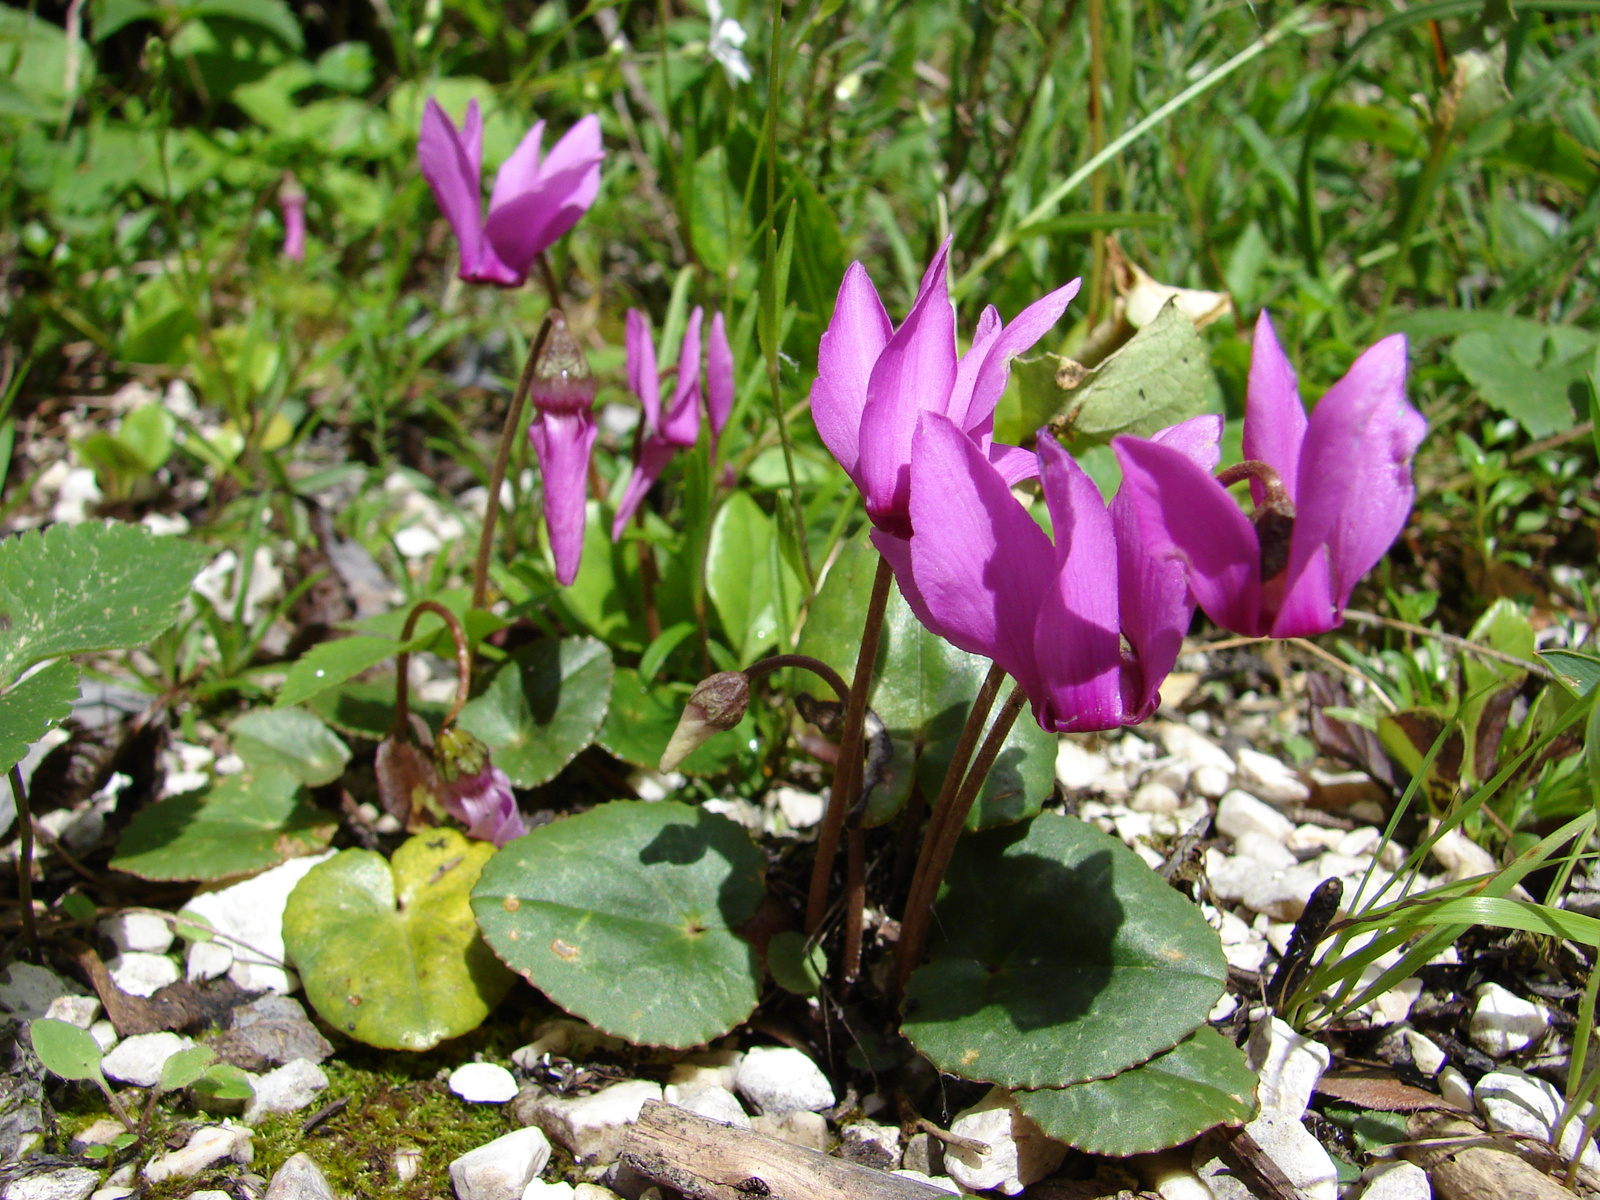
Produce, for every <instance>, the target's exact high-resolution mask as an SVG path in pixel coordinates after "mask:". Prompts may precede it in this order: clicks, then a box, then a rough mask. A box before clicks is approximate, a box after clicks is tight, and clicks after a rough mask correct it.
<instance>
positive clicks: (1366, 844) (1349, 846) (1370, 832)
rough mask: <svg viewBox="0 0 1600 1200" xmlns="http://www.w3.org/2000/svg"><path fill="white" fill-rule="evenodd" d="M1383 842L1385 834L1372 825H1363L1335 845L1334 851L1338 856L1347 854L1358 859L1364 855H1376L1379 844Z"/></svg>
mask: <svg viewBox="0 0 1600 1200" xmlns="http://www.w3.org/2000/svg"><path fill="white" fill-rule="evenodd" d="M1381 841H1383V833H1382V831H1381V830H1379V829H1377V828H1376V827H1375V826H1372V825H1363V826H1361V828H1359V829H1352V830H1351V831H1350V832H1349V833H1347V834H1345V835H1344V836H1343V837H1341V838H1340V839H1339V840H1338V841H1337V842H1335V843H1334V845H1333V847H1332V849H1333V850H1334V852H1335V853H1337V854H1347V855H1349V856H1350V857H1351V858H1357V857H1359V856H1361V855H1363V854H1375V853H1376V852H1377V849H1378V843H1379V842H1381Z"/></svg>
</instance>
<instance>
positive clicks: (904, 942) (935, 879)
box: [895, 684, 1028, 995]
mask: <svg viewBox="0 0 1600 1200" xmlns="http://www.w3.org/2000/svg"><path fill="white" fill-rule="evenodd" d="M1027 699H1028V697H1027V695H1026V694H1025V693H1024V692H1023V690H1022V685H1021V684H1018V685H1017V686H1016V687H1013V688H1012V689H1011V694H1010V695H1009V696H1007V697H1006V702H1005V704H1004V705H1002V706H1001V708H1000V712H999V714H998V715H997V716H996V717H995V719H994V727H993V728H992V729H990V730H989V736H988V737H986V738H984V740H983V748H982V749H981V750H979V751H978V757H977V758H976V759H975V760H974V761H973V764H972V770H970V771H968V772H967V777H966V779H964V780H962V783H961V790H960V791H959V792H957V793H956V798H955V801H954V803H952V804H951V806H950V812H949V815H948V816H947V817H946V818H945V819H944V821H943V823H942V824H941V825H940V826H939V836H938V838H937V839H933V838H927V839H925V840H924V841H923V843H922V858H923V862H922V863H919V864H918V872H919V873H920V874H921V875H922V876H923V879H922V890H921V893H920V894H919V893H918V892H916V891H915V885H913V892H912V895H911V897H910V898H909V899H908V900H907V901H906V911H905V916H904V918H903V920H902V921H901V925H900V947H899V949H898V950H897V951H896V952H895V958H896V980H895V992H896V994H897V995H898V994H900V993H903V992H904V991H905V987H906V981H907V980H908V979H910V978H911V972H912V971H914V970H915V969H916V968H917V966H918V965H919V964H920V963H921V962H922V950H923V946H924V944H925V943H926V942H927V940H928V925H929V923H930V922H931V921H932V919H933V902H934V900H935V899H936V898H937V897H938V894H939V885H940V884H941V883H943V882H944V873H945V872H946V871H947V870H949V869H950V859H951V856H952V855H954V854H955V852H956V842H957V841H958V840H959V839H960V837H961V831H962V829H963V828H964V827H965V826H966V823H967V813H969V812H971V811H972V804H973V801H975V800H976V799H977V798H978V792H979V790H980V789H981V788H982V787H983V781H984V780H985V779H987V778H988V777H989V769H990V768H991V767H993V766H994V762H995V759H997V758H999V757H1000V747H1001V746H1003V745H1005V741H1006V737H1007V736H1008V735H1009V734H1010V733H1011V726H1012V725H1013V724H1014V723H1015V722H1016V719H1017V714H1018V713H1019V712H1021V711H1022V706H1023V704H1024V703H1025V702H1026V701H1027Z"/></svg>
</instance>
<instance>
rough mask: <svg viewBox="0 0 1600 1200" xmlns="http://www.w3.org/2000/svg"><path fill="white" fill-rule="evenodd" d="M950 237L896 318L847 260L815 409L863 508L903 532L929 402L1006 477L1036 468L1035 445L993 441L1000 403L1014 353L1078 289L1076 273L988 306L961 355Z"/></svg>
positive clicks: (821, 359)
mask: <svg viewBox="0 0 1600 1200" xmlns="http://www.w3.org/2000/svg"><path fill="white" fill-rule="evenodd" d="M949 254H950V241H949V239H948V238H947V239H946V240H945V243H944V245H943V246H941V247H940V248H939V253H938V254H936V255H935V256H934V259H933V262H932V263H930V264H929V265H928V270H927V272H926V274H924V275H923V277H922V285H921V287H920V288H919V289H918V290H917V298H916V301H915V303H913V304H912V306H911V311H910V312H909V313H907V314H906V319H905V320H904V321H903V322H902V323H901V325H900V328H899V329H896V328H894V326H893V325H892V324H891V323H890V321H889V314H888V313H887V312H886V311H885V310H884V307H883V302H882V301H881V300H880V299H879V298H878V292H877V289H876V288H874V287H873V286H872V280H871V279H870V278H869V277H868V275H867V272H866V268H864V267H863V266H862V265H861V264H860V263H859V262H855V263H851V264H850V268H849V270H847V271H846V272H845V275H844V281H843V282H842V283H841V284H840V285H839V298H838V300H837V302H836V303H835V305H834V310H833V318H832V320H830V321H829V322H828V328H827V331H826V332H825V333H824V334H823V335H822V343H821V345H820V346H819V347H818V350H817V379H816V382H815V383H813V384H812V385H811V417H812V420H814V421H815V422H816V424H817V432H818V433H819V434H820V435H821V436H822V441H823V443H824V444H825V445H826V446H827V447H828V449H829V451H831V452H832V454H833V456H834V458H836V459H838V460H839V465H840V466H842V467H843V468H844V469H845V471H846V473H847V474H849V476H850V478H851V479H852V480H854V481H855V484H856V486H857V487H858V488H860V489H861V493H862V495H863V496H864V497H865V499H866V509H867V516H868V517H870V518H871V520H872V523H873V524H874V525H875V526H877V528H878V529H880V530H882V531H884V532H886V533H888V534H891V535H893V536H895V537H899V538H906V537H909V536H910V535H911V524H912V523H911V516H910V496H911V462H912V450H911V446H912V441H913V439H914V438H915V436H916V432H917V419H918V418H919V417H920V416H921V415H922V414H923V413H924V412H933V413H938V414H940V415H942V416H944V417H947V418H949V419H950V420H951V421H952V422H954V423H955V425H956V426H957V427H958V428H959V429H960V430H961V431H962V432H963V433H965V434H966V435H967V436H968V437H969V438H971V439H972V440H973V443H974V444H975V445H977V447H978V448H979V450H980V451H982V452H983V454H984V455H985V456H986V457H987V458H988V459H989V461H990V462H992V463H994V464H995V465H996V467H998V468H999V470H1000V472H1001V474H1002V475H1003V476H1004V477H1005V478H1006V480H1007V481H1008V482H1010V483H1016V482H1017V481H1019V480H1022V479H1027V478H1030V477H1031V476H1032V475H1034V474H1035V473H1036V472H1037V470H1038V466H1037V462H1036V460H1035V458H1034V456H1033V455H1032V454H1029V453H1028V452H1027V451H1026V450H1022V449H1019V448H1018V447H1016V446H1005V445H1001V444H999V443H997V442H995V441H994V409H995V405H996V404H998V403H999V402H1000V395H1001V393H1002V392H1004V391H1005V387H1006V381H1007V380H1008V379H1009V378H1010V376H1011V360H1012V359H1013V358H1015V357H1016V356H1017V355H1019V354H1021V353H1023V352H1024V351H1026V350H1028V349H1029V348H1031V347H1032V346H1033V344H1034V343H1035V342H1037V341H1038V340H1039V339H1040V338H1041V337H1043V336H1044V335H1045V333H1046V332H1047V331H1048V330H1049V328H1050V327H1051V326H1052V325H1054V324H1055V323H1056V321H1057V320H1058V319H1059V318H1060V317H1061V314H1062V313H1063V312H1064V311H1066V307H1067V304H1068V303H1069V302H1070V301H1071V300H1072V298H1073V296H1075V295H1077V292H1078V283H1079V281H1078V280H1076V279H1074V280H1073V281H1072V282H1071V283H1069V284H1067V285H1066V286H1065V287H1061V288H1057V289H1056V290H1055V291H1053V292H1051V293H1050V294H1049V295H1048V296H1046V297H1044V298H1043V299H1042V300H1037V301H1035V302H1034V303H1033V304H1030V305H1029V306H1028V307H1027V308H1025V309H1023V310H1022V312H1021V313H1019V314H1018V315H1017V318H1016V320H1014V321H1013V322H1012V323H1011V324H1010V325H1002V324H1001V322H1000V313H999V311H998V310H997V309H995V308H994V306H993V305H990V306H989V307H988V308H986V309H984V310H983V314H982V315H981V316H980V317H979V318H978V328H977V330H976V332H975V333H974V334H973V338H972V346H971V348H970V349H969V350H968V351H967V352H966V354H964V355H960V356H957V354H956V320H955V309H954V308H953V307H952V306H951V303H950V292H949V288H948V286H947V284H946V282H945V263H946V260H947V259H948V257H949Z"/></svg>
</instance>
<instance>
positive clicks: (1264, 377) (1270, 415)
mask: <svg viewBox="0 0 1600 1200" xmlns="http://www.w3.org/2000/svg"><path fill="white" fill-rule="evenodd" d="M1305 437H1306V409H1305V405H1303V404H1302V403H1300V389H1299V388H1298V387H1297V386H1296V384H1295V378H1294V368H1293V367H1292V366H1290V365H1289V359H1288V356H1287V355H1285V354H1284V352H1283V347H1282V346H1280V345H1279V344H1278V335H1277V332H1276V331H1275V330H1274V329H1273V328H1272V319H1271V318H1270V317H1268V316H1267V310H1266V309H1262V310H1261V315H1260V316H1259V317H1257V318H1256V332H1255V338H1254V340H1253V341H1252V342H1251V343H1250V380H1249V382H1248V383H1247V384H1246V386H1245V402H1244V456H1245V458H1247V459H1256V460H1258V461H1260V462H1264V463H1266V464H1267V465H1268V466H1269V467H1271V468H1272V469H1273V470H1274V471H1276V472H1277V473H1278V478H1279V479H1281V480H1283V486H1284V488H1285V489H1286V490H1287V491H1288V493H1289V495H1290V496H1291V497H1293V496H1296V495H1298V480H1299V478H1300V447H1301V446H1302V445H1303V444H1304V442H1305ZM1250 492H1251V495H1253V496H1254V497H1255V502H1256V503H1257V504H1260V503H1261V500H1262V497H1263V495H1264V494H1265V493H1264V492H1263V490H1262V487H1261V484H1260V483H1259V482H1258V481H1257V480H1254V479H1252V480H1251V481H1250Z"/></svg>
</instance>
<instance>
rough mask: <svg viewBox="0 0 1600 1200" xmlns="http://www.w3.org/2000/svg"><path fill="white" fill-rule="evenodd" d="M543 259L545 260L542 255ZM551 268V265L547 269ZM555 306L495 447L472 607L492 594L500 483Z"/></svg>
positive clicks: (530, 353) (524, 369)
mask: <svg viewBox="0 0 1600 1200" xmlns="http://www.w3.org/2000/svg"><path fill="white" fill-rule="evenodd" d="M540 261H541V262H542V261H543V258H542V257H541V259H540ZM547 269H548V268H547ZM557 311H558V310H557V309H555V308H552V309H551V310H550V312H548V313H546V314H545V317H544V321H543V322H542V323H541V324H540V326H539V333H538V336H537V337H535V338H534V339H533V346H532V347H531V348H530V349H529V350H528V361H527V362H525V363H523V365H522V375H521V377H520V378H519V379H518V380H517V390H516V391H515V392H513V393H512V394H511V407H510V408H508V409H507V410H506V423H505V427H504V428H503V429H501V430H500V444H499V446H497V447H496V448H495V452H494V466H493V467H492V468H491V469H490V471H489V499H488V501H487V502H486V503H485V504H484V508H483V532H482V533H481V534H480V535H479V536H478V557H477V560H476V561H475V562H474V563H473V564H472V607H473V608H482V607H483V606H484V600H486V599H487V598H488V595H489V554H490V552H491V551H492V550H493V549H494V524H495V521H496V520H497V519H498V518H499V516H500V486H501V484H503V483H504V482H505V479H506V467H507V466H508V465H509V464H510V462H511V445H512V442H513V441H514V439H515V438H516V436H517V430H518V427H519V426H521V424H522V410H523V408H524V407H525V406H526V405H527V402H528V389H529V388H530V387H531V386H532V385H533V372H534V368H535V367H536V366H537V365H538V363H539V355H540V354H542V353H543V352H544V344H545V342H546V340H548V338H549V337H550V327H551V314H552V313H554V312H557Z"/></svg>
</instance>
